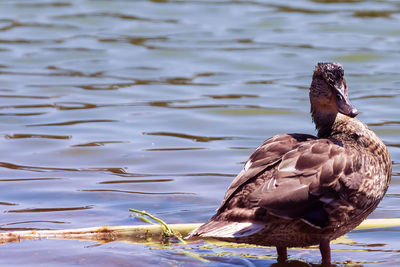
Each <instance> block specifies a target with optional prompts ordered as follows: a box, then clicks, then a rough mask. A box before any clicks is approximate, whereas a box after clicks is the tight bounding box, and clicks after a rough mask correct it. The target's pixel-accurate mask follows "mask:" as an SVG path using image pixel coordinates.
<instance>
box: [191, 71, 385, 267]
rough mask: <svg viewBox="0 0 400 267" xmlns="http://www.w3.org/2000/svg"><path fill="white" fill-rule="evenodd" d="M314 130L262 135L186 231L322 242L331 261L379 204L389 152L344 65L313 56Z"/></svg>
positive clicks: (281, 256)
mask: <svg viewBox="0 0 400 267" xmlns="http://www.w3.org/2000/svg"><path fill="white" fill-rule="evenodd" d="M310 102H311V115H312V118H313V121H314V122H315V125H316V128H317V130H318V137H315V136H312V135H307V134H282V135H277V136H274V137H272V138H270V139H268V140H266V141H265V142H264V143H263V144H261V146H259V147H258V148H257V149H256V151H254V153H253V154H252V155H251V156H250V158H249V159H248V161H247V162H246V164H245V166H244V168H243V170H242V171H241V172H240V173H239V174H238V176H237V177H236V178H235V179H234V181H233V182H232V184H231V185H230V187H229V188H228V191H227V192H226V194H225V198H224V200H223V201H222V203H221V205H220V207H219V208H218V210H217V214H215V215H214V216H213V217H212V218H211V219H210V220H209V221H208V222H207V223H205V224H203V225H202V226H200V227H199V228H197V229H195V230H194V231H193V232H192V233H190V235H189V236H188V238H191V237H213V238H217V239H221V240H225V241H233V242H239V243H250V244H257V245H265V246H276V248H277V252H278V261H282V260H283V261H284V260H286V257H287V247H305V246H310V245H317V244H319V248H320V251H321V255H322V264H323V265H330V262H331V255H330V246H329V243H330V241H331V240H333V239H335V238H338V237H339V236H341V235H344V234H345V233H347V232H349V231H350V230H352V229H353V228H355V227H356V226H357V225H359V224H360V223H361V222H362V221H363V220H364V219H365V218H366V217H367V216H368V215H369V214H370V213H371V212H372V211H373V210H374V209H375V208H376V207H377V205H378V203H379V202H380V200H381V199H382V198H383V196H384V194H385V192H386V190H387V189H388V186H389V182H390V179H391V173H392V164H391V159H390V155H389V152H388V150H387V148H386V146H385V145H384V144H383V142H382V140H381V139H379V137H378V136H377V135H375V133H374V132H373V131H371V130H370V129H369V128H368V127H367V126H366V125H365V124H364V123H362V122H361V121H359V120H358V119H356V118H355V117H356V116H357V114H358V111H357V109H356V108H354V107H353V105H352V104H351V103H350V101H349V98H348V88H347V84H346V80H345V77H344V71H343V67H342V66H341V65H340V64H338V63H318V65H317V66H316V67H315V70H314V75H313V78H312V83H311V87H310Z"/></svg>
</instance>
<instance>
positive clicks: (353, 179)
mask: <svg viewBox="0 0 400 267" xmlns="http://www.w3.org/2000/svg"><path fill="white" fill-rule="evenodd" d="M360 168H361V162H360V161H359V160H358V158H357V154H356V152H355V151H349V150H346V149H345V148H344V147H343V146H341V145H340V144H337V143H335V142H333V141H331V140H329V139H317V140H311V141H307V142H303V143H301V144H300V145H299V146H297V147H296V148H295V149H293V150H291V151H289V152H287V153H286V154H285V155H284V156H283V157H282V159H281V161H280V162H279V163H278V165H277V166H276V169H275V173H274V175H273V177H272V178H271V179H269V180H266V181H264V183H263V184H262V185H261V186H258V187H257V189H256V190H254V191H253V192H252V193H251V194H250V195H249V196H248V200H249V201H250V202H251V203H253V204H254V206H257V207H262V208H264V209H265V210H266V211H267V212H268V213H269V214H272V215H275V216H278V217H282V218H287V219H295V218H298V219H302V220H303V221H305V222H306V223H309V224H310V225H313V226H316V227H323V226H325V225H326V224H327V223H328V222H329V221H330V220H339V221H340V220H346V218H339V216H347V215H346V214H348V212H350V209H351V208H352V207H350V205H349V203H348V202H347V201H344V200H342V197H341V195H343V194H345V195H346V194H348V192H349V191H351V190H353V189H356V188H357V187H358V186H359V184H360V183H361V181H362V179H363V177H362V176H363V175H362V174H361V173H360ZM365 175H368V174H365ZM349 208H350V209H349ZM341 209H349V210H347V211H345V210H341Z"/></svg>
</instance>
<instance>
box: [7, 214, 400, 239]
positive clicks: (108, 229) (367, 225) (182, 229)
mask: <svg viewBox="0 0 400 267" xmlns="http://www.w3.org/2000/svg"><path fill="white" fill-rule="evenodd" d="M200 225H201V223H192V224H170V225H168V226H169V227H170V228H171V229H172V230H173V231H174V232H177V233H180V234H181V235H182V236H186V235H187V234H188V233H189V232H191V231H192V230H193V229H195V228H197V227H198V226H200ZM386 227H400V218H397V219H367V220H365V221H364V222H363V223H362V224H360V225H359V226H358V227H357V228H356V230H361V229H373V228H386ZM164 230H165V229H164V228H163V226H162V225H125V226H100V227H90V228H78V229H66V230H29V231H14V232H3V233H0V244H4V243H10V242H21V241H23V240H33V239H65V240H81V241H95V242H99V243H107V242H113V241H124V242H130V243H149V244H160V242H161V241H162V240H163V233H164ZM341 242H342V243H343V242H346V239H341Z"/></svg>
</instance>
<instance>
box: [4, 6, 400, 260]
mask: <svg viewBox="0 0 400 267" xmlns="http://www.w3.org/2000/svg"><path fill="white" fill-rule="evenodd" d="M287 2H288V3H286V2H284V1H278V0H277V1H261V0H255V1H244V0H243V1H241V0H239V1H223V0H214V1H206V0H204V1H203V0H201V1H200V0H199V1H197V0H185V1H183V0H182V1H179V0H176V1H173V0H171V1H168V0H157V1H156V0H153V1H144V0H135V1H122V0H121V1H90V0H87V1H80V0H76V1H72V0H64V1H55V0H43V1H7V0H6V1H1V2H0V137H1V139H0V155H1V156H0V167H1V169H0V186H1V189H0V190H1V194H0V208H1V210H2V211H3V213H2V215H1V217H0V224H1V230H4V231H6V230H7V231H9V230H24V229H67V228H78V227H91V226H99V225H127V224H141V223H142V222H140V221H138V220H137V219H135V218H133V217H131V216H130V214H129V212H128V209H129V208H136V209H141V210H143V209H144V210H147V211H149V212H151V213H153V214H155V215H157V216H159V217H161V218H163V219H164V220H165V221H167V222H169V223H189V222H201V221H205V220H207V219H208V218H209V217H210V216H211V215H212V214H213V213H214V210H215V208H216V207H217V206H218V204H219V203H220V201H221V199H222V198H223V195H224V193H225V190H226V188H227V186H228V185H229V183H230V182H231V180H232V179H233V178H234V177H235V175H236V174H237V173H238V172H239V171H240V169H241V167H242V164H243V162H244V161H245V160H246V159H247V157H248V156H249V155H250V153H251V151H253V150H254V149H255V148H256V147H257V146H258V145H259V144H260V143H261V142H262V141H263V140H264V139H266V138H268V137H270V136H272V135H275V134H278V133H286V132H301V133H309V134H315V131H314V126H313V124H312V123H311V119H310V115H309V102H308V91H307V90H308V87H309V85H310V82H311V76H312V71H313V68H314V66H315V64H316V63H317V62H318V61H338V62H341V63H342V64H343V65H344V68H345V72H346V75H347V82H348V85H349V88H350V95H351V98H352V101H353V103H354V104H355V106H357V108H358V109H359V110H360V111H361V114H360V115H359V118H360V119H361V120H362V121H364V122H366V123H367V124H368V125H370V127H371V128H372V129H373V130H374V131H376V132H377V133H378V135H379V136H380V137H381V138H382V139H383V140H384V142H385V143H386V144H387V145H388V146H389V150H390V152H391V156H392V160H393V161H394V167H393V180H392V184H391V187H390V189H389V191H388V194H387V195H386V197H385V199H384V200H383V201H382V202H381V204H380V205H379V207H378V208H377V210H376V211H375V212H374V213H373V214H372V215H371V216H370V218H399V217H400V208H399V207H400V197H399V196H400V177H399V176H400V174H399V173H400V140H399V136H400V119H399V115H400V112H399V95H400V89H399V87H400V68H399V62H400V53H399V51H400V50H399V46H400V28H399V25H400V3H399V2H398V1H390V0H386V1H379V2H375V1H363V0H355V1H354V0H347V1H346V0H342V1H329V0H314V1H305V0H302V1H290V3H289V1H287ZM399 230H400V229H399V228H391V229H378V230H374V231H353V232H352V233H350V234H349V235H348V238H350V239H352V240H353V241H354V243H352V244H351V245H349V244H347V245H344V244H343V245H333V249H334V252H333V258H334V260H335V261H336V263H337V264H340V265H342V264H347V263H349V264H356V263H358V264H361V265H365V266H395V265H397V264H400V256H399V252H400V239H399V236H400V232H399ZM396 236H397V237H396ZM182 249H183V248H182V247H179V246H171V247H159V248H154V247H148V246H144V245H133V244H125V243H116V242H114V243H109V244H104V245H101V246H96V245H95V244H94V243H90V242H77V241H50V240H47V241H28V242H22V243H13V244H6V245H2V247H1V250H0V263H1V264H13V265H15V264H20V265H27V264H29V265H32V264H37V265H47V264H55V263H57V264H58V265H60V264H65V265H71V264H82V265H95V264H96V265H98V264H103V265H117V264H118V265H132V264H136V265H141V264H157V265H160V266H171V265H184V266H231V265H245V266H268V265H270V264H274V263H276V259H275V258H274V257H275V251H274V249H270V250H267V251H266V250H265V249H258V248H257V249H256V248H242V249H235V248H232V249H227V248H225V249H222V248H218V247H216V248H213V247H211V248H210V247H208V248H207V249H205V248H204V247H202V246H201V245H198V246H196V245H193V247H192V250H193V251H194V252H196V253H198V254H199V255H201V256H203V257H204V258H205V259H207V260H209V262H208V263H205V262H202V261H200V260H198V259H196V258H193V257H190V256H187V255H185V253H184V252H182ZM289 254H290V255H291V259H295V260H299V261H300V262H297V263H298V264H300V265H301V262H303V263H304V265H305V266H308V264H313V263H318V261H319V259H320V256H319V252H318V251H317V250H290V251H289Z"/></svg>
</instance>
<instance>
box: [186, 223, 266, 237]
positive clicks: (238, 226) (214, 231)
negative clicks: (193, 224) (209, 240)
mask: <svg viewBox="0 0 400 267" xmlns="http://www.w3.org/2000/svg"><path fill="white" fill-rule="evenodd" d="M263 227H264V224H262V223H255V222H229V221H209V222H207V223H205V224H203V225H201V226H200V227H198V228H196V229H194V230H193V231H192V232H191V233H190V234H189V235H188V236H187V237H185V239H189V238H194V237H215V238H238V237H244V236H250V235H253V234H255V233H257V232H258V231H260V230H261V229H262V228H263Z"/></svg>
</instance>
